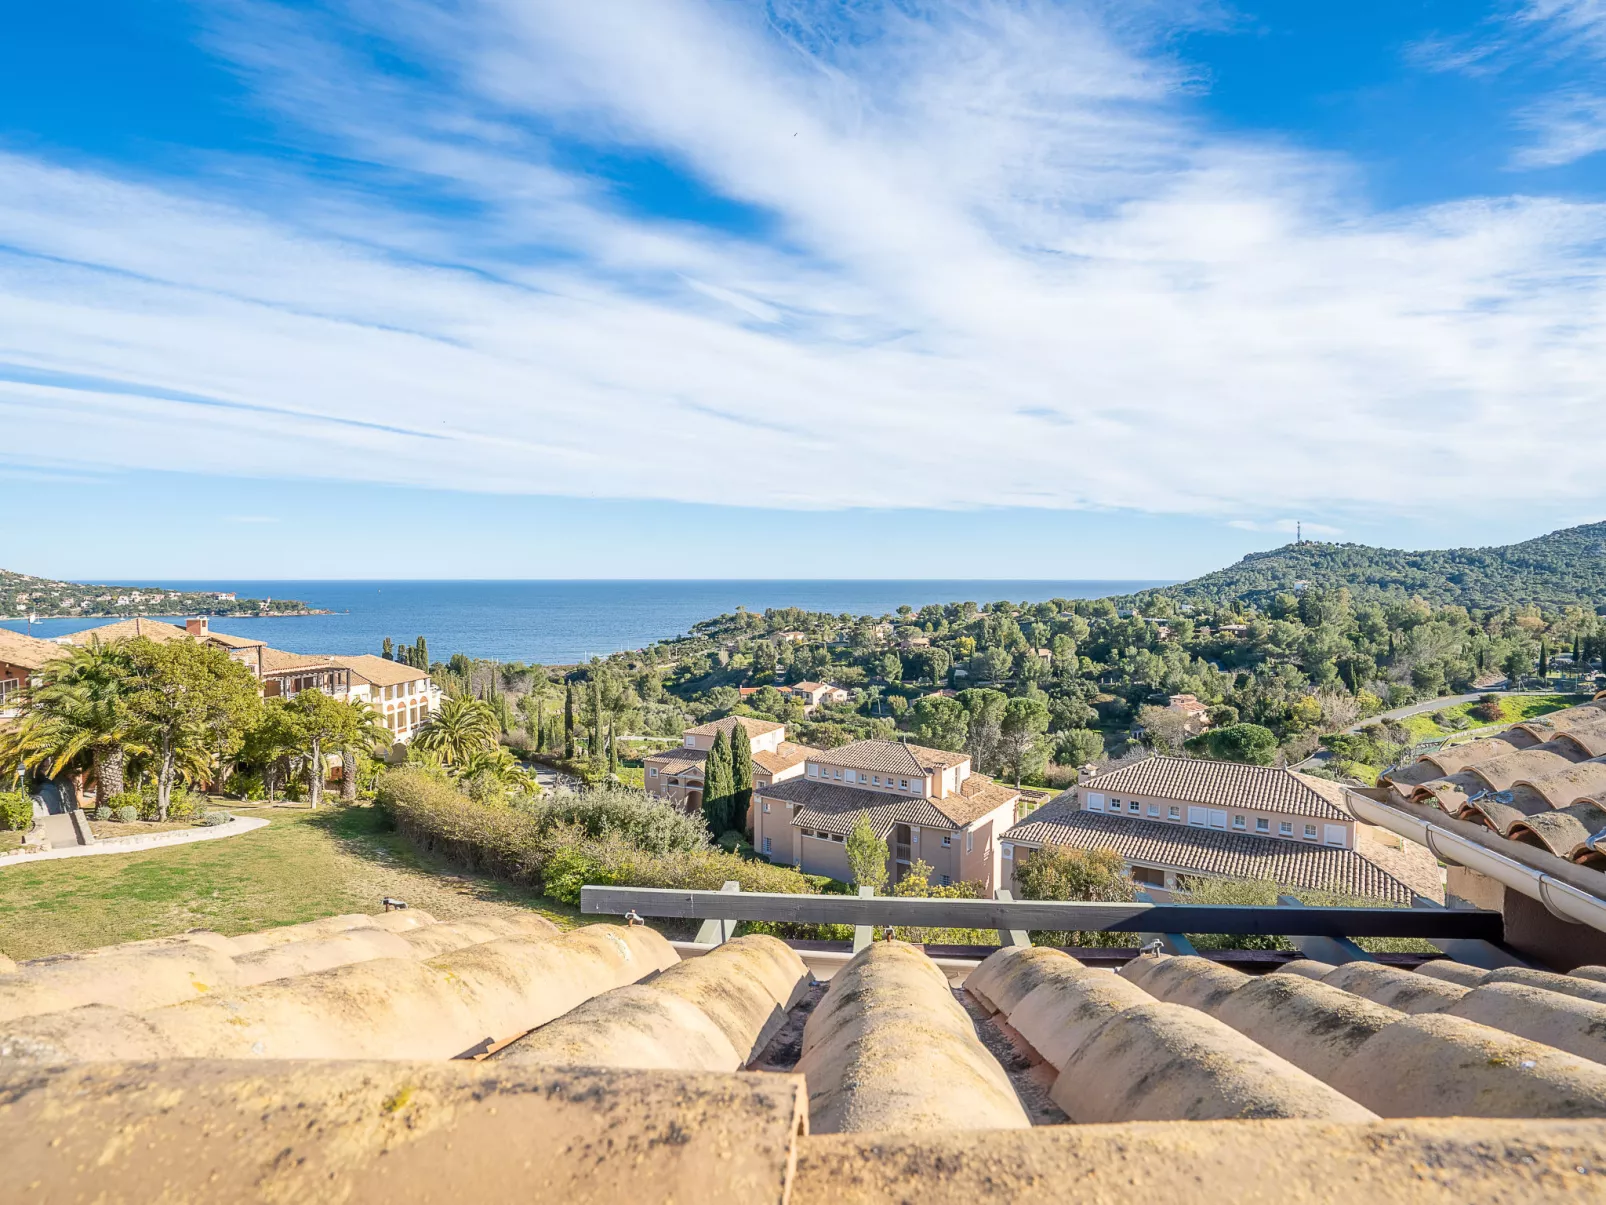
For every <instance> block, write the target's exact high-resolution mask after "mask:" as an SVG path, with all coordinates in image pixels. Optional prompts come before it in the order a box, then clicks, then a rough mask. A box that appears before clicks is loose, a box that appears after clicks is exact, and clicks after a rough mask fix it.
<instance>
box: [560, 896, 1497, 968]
mask: <svg viewBox="0 0 1606 1205" xmlns="http://www.w3.org/2000/svg"><path fill="white" fill-rule="evenodd" d="M866 890H867V889H861V892H860V894H859V895H857V896H849V895H784V894H776V893H770V892H758V891H752V892H744V891H742V890H741V888H740V887H739V886H738V885H737V884H736V883H734V882H731V883H726V884H725V886H724V888H723V889H721V890H719V891H679V890H674V889H669V888H661V887H604V886H599V887H584V888H582V889H581V891H580V910H581V911H582V912H585V913H591V914H601V915H612V916H623V915H625V914H627V913H631V912H634V913H635V914H636V915H637V916H640V917H658V918H665V919H668V918H675V919H682V920H701V921H703V922H704V923H703V926H702V928H701V930H700V931H699V933H698V935H697V940H698V941H699V942H703V943H709V942H715V943H717V942H722V941H726V940H728V939H729V938H731V937H732V936H734V934H735V931H736V926H737V924H738V923H740V922H741V921H782V922H791V923H794V924H819V925H852V926H853V927H854V948H855V949H856V950H857V949H861V948H863V946H864V945H865V944H868V942H869V941H870V939H871V936H872V930H873V929H875V928H878V927H887V926H893V927H908V928H926V929H994V930H996V931H997V932H998V940H999V944H1000V945H1023V944H1027V943H1028V941H1029V938H1028V936H1027V935H1028V933H1029V932H1031V931H1033V930H1037V931H1043V930H1051V931H1055V930H1083V931H1101V932H1137V933H1140V934H1142V935H1143V938H1144V944H1148V943H1149V941H1150V940H1151V939H1152V940H1158V941H1160V943H1161V944H1162V945H1163V946H1165V947H1166V948H1167V949H1170V950H1172V951H1173V952H1178V953H1191V952H1193V951H1192V946H1191V945H1190V944H1189V943H1188V939H1187V938H1186V937H1185V936H1183V935H1184V934H1188V933H1196V934H1197V933H1221V934H1245V935H1255V936H1276V937H1286V938H1288V939H1289V940H1290V942H1292V943H1293V944H1294V945H1295V946H1296V948H1299V949H1300V950H1302V951H1303V952H1304V953H1306V955H1307V956H1309V957H1324V956H1325V958H1326V959H1327V960H1336V961H1350V960H1351V959H1352V958H1354V957H1356V956H1362V957H1364V952H1363V951H1361V950H1360V949H1359V947H1357V946H1356V945H1355V943H1354V940H1353V939H1354V938H1357V937H1415V938H1422V939H1424V940H1426V941H1428V942H1430V943H1432V944H1433V945H1435V946H1437V947H1438V948H1439V949H1441V950H1443V951H1445V952H1447V953H1450V954H1451V955H1452V956H1453V957H1456V958H1459V959H1460V960H1462V961H1465V962H1472V963H1474V964H1477V965H1482V964H1485V963H1487V964H1489V965H1506V964H1508V963H1511V962H1514V961H1516V960H1515V959H1514V958H1512V957H1511V956H1510V955H1508V954H1506V953H1505V952H1504V951H1503V950H1502V949H1501V946H1500V943H1501V941H1502V939H1503V937H1504V925H1503V920H1502V917H1501V915H1500V913H1498V912H1488V911H1484V910H1481V909H1461V908H1443V907H1440V906H1438V905H1433V904H1429V903H1428V902H1427V901H1422V906H1419V907H1414V908H1386V907H1379V908H1312V907H1306V906H1304V905H1301V904H1299V903H1297V902H1295V901H1294V900H1293V899H1292V898H1291V897H1286V896H1285V897H1282V898H1283V900H1284V902H1283V903H1280V904H1277V905H1266V906H1258V907H1257V906H1237V905H1223V904H1188V903H1182V904H1174V903H1165V904H1156V903H1148V902H1143V901H1139V902H1135V903H1083V902H1061V901H1049V900H1014V899H1011V898H1010V897H1009V893H1008V892H1007V891H1000V892H998V893H997V896H998V898H996V899H991V900H975V899H958V900H954V899H921V898H916V897H903V896H878V895H868V894H865V891H866ZM987 949H989V947H978V956H984V953H983V952H984V951H986V950H987Z"/></svg>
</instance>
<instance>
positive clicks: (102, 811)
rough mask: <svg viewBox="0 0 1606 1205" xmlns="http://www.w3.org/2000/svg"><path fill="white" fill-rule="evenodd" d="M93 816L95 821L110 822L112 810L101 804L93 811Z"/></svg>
mask: <svg viewBox="0 0 1606 1205" xmlns="http://www.w3.org/2000/svg"><path fill="white" fill-rule="evenodd" d="M93 815H94V817H95V819H96V820H110V819H111V818H112V810H111V808H109V807H107V806H106V805H105V804H104V803H103V804H101V805H100V806H99V807H98V808H96V809H95V811H94V813H93Z"/></svg>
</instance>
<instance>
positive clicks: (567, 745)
mask: <svg viewBox="0 0 1606 1205" xmlns="http://www.w3.org/2000/svg"><path fill="white" fill-rule="evenodd" d="M563 756H564V757H566V758H568V759H569V760H570V761H573V760H574V683H573V682H570V683H569V684H568V686H567V687H565V689H564V692H563Z"/></svg>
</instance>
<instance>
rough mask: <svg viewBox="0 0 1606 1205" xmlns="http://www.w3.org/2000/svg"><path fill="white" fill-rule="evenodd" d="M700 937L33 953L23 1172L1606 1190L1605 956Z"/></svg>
mask: <svg viewBox="0 0 1606 1205" xmlns="http://www.w3.org/2000/svg"><path fill="white" fill-rule="evenodd" d="M697 954H698V956H697V957H687V958H684V959H683V958H682V957H680V955H679V954H677V952H676V950H675V948H674V947H673V946H672V945H671V943H670V942H668V941H666V940H665V939H664V938H663V937H662V936H660V935H659V934H658V933H657V932H656V931H654V930H652V929H650V928H647V927H644V926H629V927H625V926H616V925H606V924H599V925H587V926H582V927H579V928H575V929H572V930H569V931H567V932H563V933H559V932H557V931H556V930H555V929H554V928H553V926H551V925H550V924H549V923H547V922H545V921H542V920H540V919H539V918H535V917H530V916H521V917H516V918H515V917H512V916H507V915H501V914H483V913H482V914H471V915H466V916H464V917H462V918H461V919H459V920H457V921H454V922H444V923H436V922H435V921H434V920H433V919H432V918H430V917H429V916H427V915H426V914H423V913H421V912H418V911H416V910H412V911H406V912H394V913H387V914H385V915H383V916H355V915H354V916H343V917H328V918H325V919H323V920H318V921H312V922H308V923H306V924H302V925H292V926H286V927H284V928H281V929H276V930H268V931H266V932H262V933H253V934H245V935H242V936H239V937H234V938H228V937H224V936H222V935H220V934H216V933H208V932H203V931H191V932H190V933H187V934H184V935H181V936H178V937H171V938H158V939H155V940H150V941H140V942H134V943H129V944H127V945H123V946H114V947H109V948H106V949H103V950H97V951H92V952H88V953H87V954H82V955H79V954H67V955H57V956H53V957H50V958H45V959H40V960H37V961H35V962H23V963H21V964H19V965H17V966H15V967H14V968H12V967H9V966H8V969H7V971H6V973H5V974H3V975H0V1099H3V1100H4V1101H5V1105H4V1107H3V1108H0V1145H3V1147H4V1149H5V1151H6V1170H7V1173H8V1175H9V1176H10V1179H9V1180H8V1182H19V1183H24V1184H28V1185H30V1186H31V1187H33V1188H36V1189H38V1190H39V1191H37V1192H36V1193H34V1194H32V1195H36V1196H38V1197H39V1198H40V1199H42V1200H43V1199H52V1200H54V1199H72V1200H78V1199H83V1200H123V1199H127V1200H145V1199H154V1198H162V1199H173V1200H241V1201H247V1200H259V1199H273V1200H278V1199H305V1200H335V1199H338V1200H347V1199H352V1200H368V1199H379V1198H381V1197H385V1196H390V1197H405V1198H408V1199H419V1200H426V1199H427V1200H438V1199H447V1198H450V1199H458V1200H464V1201H475V1200H487V1201H493V1200H496V1201H500V1200H513V1199H522V1200H546V1199H559V1198H561V1199H565V1200H575V1201H581V1200H584V1201H600V1200H612V1201H619V1202H631V1203H635V1202H642V1203H643V1205H650V1203H654V1202H667V1201H688V1200H695V1201H697V1202H699V1205H746V1203H747V1202H751V1201H758V1200H764V1201H785V1200H790V1201H792V1202H793V1203H794V1205H847V1203H849V1202H852V1203H854V1205H893V1203H894V1202H907V1201H912V1200H929V1201H983V1200H987V1201H993V1200H996V1201H1008V1202H1019V1203H1020V1205H1048V1203H1049V1202H1058V1201H1064V1200H1069V1199H1081V1198H1086V1199H1089V1200H1091V1199H1098V1200H1115V1199H1118V1198H1119V1199H1134V1200H1136V1199H1153V1200H1165V1201H1171V1200H1177V1201H1189V1202H1198V1203H1199V1205H1226V1203H1227V1202H1235V1201H1239V1200H1251V1199H1253V1200H1268V1201H1269V1200H1276V1201H1287V1202H1317V1201H1331V1200H1335V1199H1344V1200H1352V1199H1356V1200H1375V1201H1395V1200H1410V1201H1413V1202H1416V1201H1422V1202H1435V1203H1437V1202H1444V1203H1445V1205H1449V1203H1451V1202H1468V1201H1485V1200H1489V1201H1493V1200H1511V1201H1523V1200H1541V1199H1552V1198H1560V1197H1567V1198H1568V1199H1578V1200H1585V1199H1593V1198H1594V1197H1595V1196H1597V1195H1598V1193H1597V1191H1596V1189H1597V1187H1598V1186H1597V1185H1596V1183H1595V1182H1596V1180H1597V1179H1598V1177H1599V1175H1600V1169H1601V1168H1602V1167H1606V1123H1603V1121H1602V1118H1606V1038H1603V1037H1602V1033H1603V1032H1606V983H1603V982H1602V979H1606V968H1600V967H1591V968H1578V970H1577V973H1576V974H1573V975H1558V974H1552V973H1549V972H1545V971H1539V970H1533V969H1529V968H1526V967H1507V968H1504V969H1501V970H1496V971H1492V972H1490V971H1484V970H1480V969H1479V968H1476V967H1473V966H1468V965H1464V964H1459V963H1453V962H1446V961H1444V960H1438V961H1434V962H1427V963H1424V964H1423V965H1422V968H1421V970H1420V971H1415V972H1414V971H1408V970H1405V969H1402V968H1401V967H1399V966H1394V965H1389V964H1387V963H1381V962H1373V961H1354V962H1349V963H1345V964H1344V965H1342V966H1331V965H1328V964H1322V963H1315V962H1313V961H1311V960H1308V959H1307V960H1302V961H1300V962H1293V963H1288V964H1286V965H1285V967H1284V969H1283V971H1282V973H1273V974H1266V975H1261V976H1250V975H1245V974H1243V973H1242V972H1240V971H1238V970H1235V969H1233V968H1231V967H1229V966H1226V965H1223V964H1222V963H1220V962H1216V961H1211V960H1207V959H1204V958H1198V957H1168V956H1165V955H1159V956H1155V955H1144V956H1141V957H1139V958H1135V959H1131V960H1129V961H1127V962H1126V963H1125V964H1124V965H1123V966H1122V967H1121V968H1120V971H1119V972H1118V973H1117V974H1111V973H1109V972H1108V971H1104V970H1095V969H1092V968H1089V967H1086V966H1084V965H1083V964H1082V963H1080V962H1079V961H1078V960H1077V959H1075V958H1073V957H1071V956H1069V955H1068V954H1066V953H1064V952H1062V951H1059V950H1054V949H1048V948H1044V947H1033V946H1024V945H1023V946H1006V947H1003V948H1001V949H997V950H995V951H994V952H993V953H991V954H990V956H988V957H987V958H986V959H985V961H982V962H981V963H980V965H978V966H974V967H973V968H971V969H970V971H969V975H968V978H966V979H965V981H964V987H963V991H962V992H955V991H954V990H953V986H952V984H951V981H950V978H949V975H951V974H953V973H954V968H953V967H952V965H951V964H950V965H949V968H948V974H945V973H944V969H943V967H941V966H939V965H938V964H937V963H936V962H934V961H933V960H932V959H930V958H928V957H927V956H926V954H925V953H923V952H922V950H921V949H920V948H919V947H918V946H913V945H909V944H906V943H903V942H897V941H876V942H874V943H872V944H871V945H869V946H868V947H867V948H866V949H864V950H862V951H861V952H859V953H858V954H856V955H853V956H852V957H851V959H849V960H847V961H846V962H845V963H844V962H842V961H835V962H834V963H832V964H831V965H832V966H833V970H834V972H835V973H834V976H829V978H830V982H829V984H828V985H821V984H819V983H817V982H816V977H815V975H813V974H811V971H813V970H814V969H816V968H819V969H821V970H823V964H822V963H821V962H819V961H815V962H812V963H811V962H810V961H809V959H810V958H811V957H812V958H815V959H816V960H818V959H820V958H822V957H823V958H831V957H833V956H832V955H830V954H824V955H821V954H820V953H818V952H813V951H799V950H796V949H792V948H789V947H788V946H787V945H786V944H784V943H782V942H781V941H779V940H777V939H776V938H773V937H769V936H766V935H759V934H755V935H751V936H747V937H741V938H736V939H733V940H730V941H727V942H724V943H722V944H719V945H717V946H715V947H713V948H709V947H707V946H701V947H699V948H698V949H697ZM821 977H822V978H823V977H827V976H821ZM203 984H204V991H202V990H198V989H200V988H201V986H202V985H203ZM86 1005H87V1006H93V1009H94V1012H93V1023H92V1024H85V1022H84V1020H83V1016H84V1013H83V1006H86ZM465 1056H473V1057H465ZM480 1060H483V1061H480ZM746 1068H754V1070H753V1071H748V1070H744V1069H746ZM309 1118H312V1119H316V1124H315V1125H309V1123H308V1119H309ZM1385 1119H1386V1120H1385ZM1067 1122H1069V1123H1070V1124H1065V1123H1067ZM128 1134H137V1135H138V1136H139V1141H120V1140H116V1139H118V1138H119V1137H126V1136H127V1135H128ZM198 1135H199V1137H198ZM108 1136H111V1140H109V1139H108ZM141 1186H143V1187H141ZM1573 1188H1577V1189H1578V1191H1577V1192H1576V1193H1574V1192H1572V1191H1571V1189H1573Z"/></svg>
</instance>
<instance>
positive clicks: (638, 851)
mask: <svg viewBox="0 0 1606 1205" xmlns="http://www.w3.org/2000/svg"><path fill="white" fill-rule="evenodd" d="M378 798H379V803H380V806H381V807H383V808H384V809H385V810H386V811H387V812H388V813H389V814H390V815H391V817H392V818H393V819H394V820H395V823H396V827H397V828H398V829H399V830H400V831H401V832H402V833H404V834H405V835H406V836H408V837H409V838H410V839H412V840H413V841H414V842H415V843H417V844H418V845H420V846H422V847H423V848H425V849H428V850H431V851H434V852H436V853H439V854H440V855H441V856H443V857H445V858H446V859H448V860H449V861H451V862H453V863H455V864H457V865H459V866H463V867H466V868H468V869H471V870H476V871H481V872H483V873H486V874H490V875H494V876H496V877H497V878H501V879H507V880H509V881H511V882H515V883H519V884H523V885H525V886H528V887H530V888H532V889H534V890H537V891H540V892H542V893H543V894H545V895H549V896H552V897H553V898H555V899H559V900H563V901H565V902H566V903H570V904H577V903H578V902H579V899H580V888H581V887H582V886H584V885H586V884H594V885H595V884H607V885H617V886H630V887H674V888H684V889H689V890H709V891H717V890H718V889H719V888H720V887H721V886H722V885H723V884H724V883H725V882H726V881H727V880H735V881H736V882H738V883H740V884H741V885H742V890H743V891H776V892H786V893H791V894H801V893H806V892H808V891H809V890H810V884H809V881H808V880H807V879H806V878H805V877H804V876H803V875H801V874H799V873H798V872H797V871H795V870H792V869H790V868H787V867H779V866H771V865H769V864H767V863H763V862H752V861H749V860H747V859H745V858H742V857H739V856H738V855H736V854H730V853H726V852H724V851H723V850H719V849H715V848H713V847H712V846H710V845H709V844H708V837H707V833H706V831H704V830H703V829H702V827H701V824H700V822H698V821H697V820H696V819H695V818H693V817H686V816H684V815H682V814H681V813H680V812H678V811H676V810H675V809H674V808H671V807H669V806H667V805H666V804H663V803H660V802H658V801H656V800H652V799H650V798H648V797H647V796H644V795H632V794H630V793H628V792H622V791H596V792H587V793H586V794H583V795H565V794H557V795H550V796H544V797H543V798H541V799H539V800H536V801H533V802H530V803H525V804H519V805H515V806H502V805H497V804H482V803H476V802H475V801H474V800H472V799H470V798H468V797H467V796H466V795H462V794H459V793H458V792H457V791H456V790H455V789H454V788H453V787H452V786H451V785H450V784H449V783H447V782H444V781H442V780H441V779H439V778H437V777H434V776H432V775H430V774H428V773H427V772H424V771H420V770H416V769H403V770H392V771H390V772H388V773H386V774H384V775H383V776H382V777H381V778H380V780H379V794H378Z"/></svg>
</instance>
